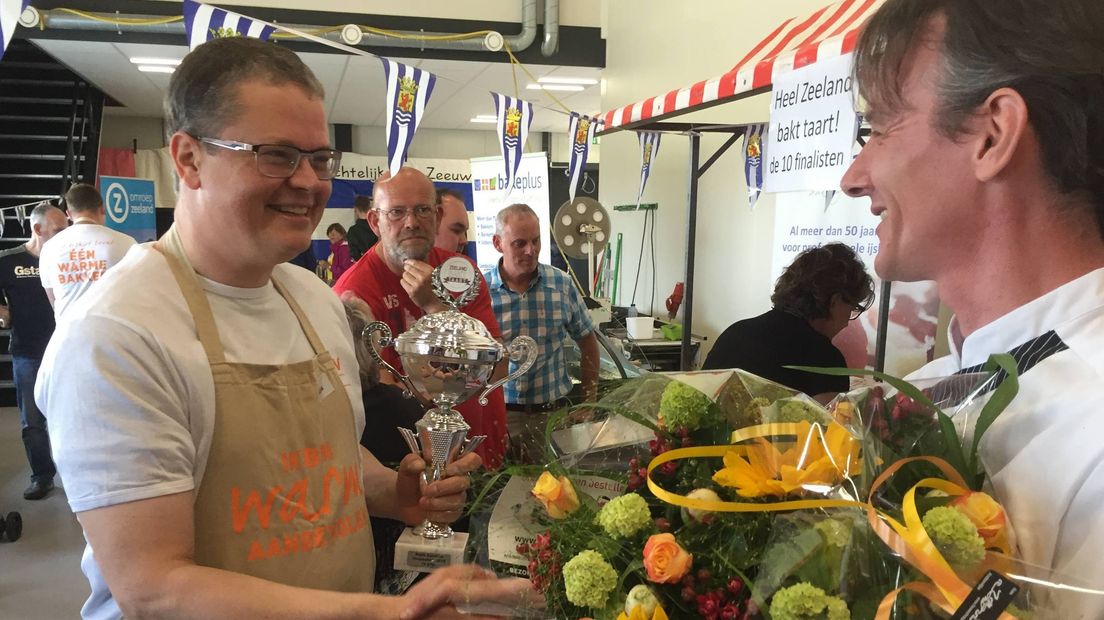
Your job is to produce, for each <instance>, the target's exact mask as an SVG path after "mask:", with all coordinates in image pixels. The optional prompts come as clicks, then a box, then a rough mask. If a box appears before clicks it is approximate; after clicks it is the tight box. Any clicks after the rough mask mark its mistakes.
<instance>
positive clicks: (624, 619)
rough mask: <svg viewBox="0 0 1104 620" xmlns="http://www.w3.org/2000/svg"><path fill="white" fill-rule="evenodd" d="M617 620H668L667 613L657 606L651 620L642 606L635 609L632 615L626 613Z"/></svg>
mask: <svg viewBox="0 0 1104 620" xmlns="http://www.w3.org/2000/svg"><path fill="white" fill-rule="evenodd" d="M617 620H667V613H666V612H665V611H663V608H662V607H659V606H657V607H656V608H655V611H654V612H652V617H650V618H649V617H648V616H647V614H645V613H644V607H643V606H642V605H637V606H636V607H633V610H632V613H631V614H626V613H625V612H621V613H619V614H617Z"/></svg>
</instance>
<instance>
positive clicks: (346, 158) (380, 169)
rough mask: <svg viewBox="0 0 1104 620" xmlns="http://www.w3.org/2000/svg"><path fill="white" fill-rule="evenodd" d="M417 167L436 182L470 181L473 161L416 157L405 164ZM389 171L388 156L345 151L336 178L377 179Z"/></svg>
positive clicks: (349, 179)
mask: <svg viewBox="0 0 1104 620" xmlns="http://www.w3.org/2000/svg"><path fill="white" fill-rule="evenodd" d="M404 165H405V166H407V167H410V168H417V169H418V170H421V171H422V172H424V173H425V175H426V176H427V177H429V180H430V181H433V182H434V183H439V182H443V183H470V182H471V162H469V161H468V160H466V159H415V158H411V159H408V160H406V163H405V164H404ZM386 171H387V158H386V157H383V156H379V155H360V154H359V153H345V154H344V155H342V156H341V170H339V171H338V173H337V176H336V177H334V178H337V179H344V180H347V181H375V180H376V179H377V178H378V177H379V175H381V174H383V173H384V172H386Z"/></svg>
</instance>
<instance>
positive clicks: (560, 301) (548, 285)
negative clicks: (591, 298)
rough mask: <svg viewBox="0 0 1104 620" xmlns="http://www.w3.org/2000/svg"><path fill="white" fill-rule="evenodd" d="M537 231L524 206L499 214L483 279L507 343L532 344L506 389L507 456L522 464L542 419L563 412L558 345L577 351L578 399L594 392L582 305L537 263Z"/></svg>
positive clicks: (594, 362)
mask: <svg viewBox="0 0 1104 620" xmlns="http://www.w3.org/2000/svg"><path fill="white" fill-rule="evenodd" d="M540 230H541V224H540V219H539V218H538V217H537V214H536V213H534V212H533V210H532V209H531V208H529V206H528V205H524V204H515V205H510V206H509V207H506V208H505V209H503V210H502V211H500V212H499V213H498V217H497V218H496V220H495V236H494V246H495V249H496V250H498V251H499V252H501V253H502V259H501V260H499V262H498V266H497V267H496V268H494V269H491V270H489V271H487V273H485V274H483V275H484V277H485V278H486V280H487V286H488V287H490V290H491V304H492V305H493V307H494V313H495V317H496V318H498V323H499V325H500V326H501V328H502V338H503V341H504V342H507V343H509V342H510V341H511V340H513V339H514V338H515V337H517V336H521V335H526V336H530V337H531V338H533V339H534V340H536V341H537V347H538V355H537V361H536V363H534V364H533V368H532V369H530V370H529V372H527V373H525V374H524V375H522V376H521V377H519V378H518V379H516V380H514V381H511V382H510V383H507V384H506V386H505V395H506V425H507V428H508V430H509V433H510V453H511V454H512V455H513V456H514V458H516V459H518V460H521V461H527V460H530V454H533V457H539V454H540V451H539V450H538V451H537V452H536V453H535V454H534V453H533V452H532V450H533V448H534V447H535V446H539V445H540V442H542V441H543V437H544V427H545V421H546V420H545V417H546V414H547V413H548V412H549V411H552V410H554V409H558V408H560V407H563V406H565V405H567V404H569V402H568V400H567V398H566V397H567V395H568V393H569V392H570V391H571V376H570V375H569V374H568V368H567V354H566V351H565V348H564V343H565V341H566V339H567V337H568V336H570V337H571V338H572V339H574V340H575V342H577V343H578V344H579V350H580V351H582V364H581V365H582V370H581V375H582V377H581V378H582V392H583V398H584V400H588V401H589V400H593V399H594V397H595V395H596V391H597V388H598V339H597V338H596V337H595V336H594V324H593V323H591V321H590V316H588V315H587V309H586V304H584V303H583V298H582V296H581V295H580V294H579V291H578V290H576V288H575V287H574V286H573V285H572V282H571V280H570V279H569V278H568V277H567V275H566V274H565V273H563V272H562V271H560V270H558V269H556V268H554V267H552V266H551V265H542V264H540V263H538V262H537V255H538V254H539V253H540V245H541V241H540Z"/></svg>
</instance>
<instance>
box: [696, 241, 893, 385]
mask: <svg viewBox="0 0 1104 620" xmlns="http://www.w3.org/2000/svg"><path fill="white" fill-rule="evenodd" d="M873 301H874V281H873V279H871V277H870V276H869V275H868V274H867V273H866V268H865V267H864V266H863V263H862V261H861V260H859V257H858V256H857V255H856V254H855V252H854V251H853V250H852V249H851V248H849V247H847V246H846V245H844V244H842V243H829V244H828V245H825V246H821V247H818V248H811V249H809V250H805V251H804V252H802V253H801V254H798V255H797V258H795V259H794V261H793V263H791V264H790V266H789V267H787V268H786V270H785V271H784V272H783V273H782V275H781V276H779V278H778V280H777V281H776V282H775V283H774V294H773V295H771V302H773V303H774V307H773V308H772V309H770V310H769V311H767V312H766V313H765V314H761V315H759V316H757V317H754V318H751V319H745V320H743V321H739V322H737V323H734V324H732V325H731V326H729V328H728V329H726V330H725V331H724V333H722V334H721V336H720V337H719V338H717V343H716V344H715V345H713V349H712V350H710V351H709V355H708V357H706V359H705V364H704V365H703V368H705V369H719V368H741V369H743V370H746V371H748V372H751V373H754V374H756V375H759V376H760V377H763V378H765V379H770V380H771V381H775V382H777V383H781V384H782V385H785V386H787V387H790V388H793V389H795V390H800V391H802V392H804V393H806V394H808V395H810V396H816V395H818V394H824V393H837V392H846V391H847V388H848V379H847V377H830V376H827V375H819V374H815V373H810V372H804V371H800V370H791V369H788V368H785V366H820V367H842V366H846V362H845V361H844V359H843V353H840V351H839V349H837V348H836V347H835V346H833V345H832V338H833V337H835V335H836V334H838V333H839V332H840V331H842V330H843V328H844V327H847V323H848V322H849V321H852V320H854V319H857V318H858V317H859V315H860V314H862V313H863V312H865V311H866V309H867V308H869V307H870V305H871V304H872V303H873Z"/></svg>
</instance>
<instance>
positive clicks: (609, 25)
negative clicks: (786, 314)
mask: <svg viewBox="0 0 1104 620" xmlns="http://www.w3.org/2000/svg"><path fill="white" fill-rule="evenodd" d="M827 2H828V0H774V1H773V2H768V3H759V2H722V1H713V2H705V1H696V2H687V3H674V2H663V1H660V0H640V1H638V2H634V3H632V10H625V9H626V6H625V5H623V4H622V3H620V2H610V1H609V0H606V1H605V2H604V3H603V4H604V7H603V13H604V18H605V27H606V36H607V41H606V69H605V70H604V72H603V76H604V80H603V82H604V88H603V94H602V108H603V109H604V110H609V109H612V108H614V107H617V106H622V105H627V104H631V103H635V102H636V101H639V100H642V99H645V98H647V97H650V96H653V95H658V94H662V93H666V92H667V91H669V90H672V89H675V88H681V87H683V86H687V85H689V84H691V83H693V82H695V81H698V80H703V79H707V78H711V77H715V76H718V75H720V74H722V73H724V72H725V71H728V70H729V69H731V68H732V67H733V66H735V64H736V63H737V62H738V61H739V60H740V58H742V57H743V55H744V54H745V53H747V51H748V50H750V49H751V48H752V47H753V46H754V45H755V43H757V42H758V41H759V40H761V39H762V38H763V37H765V36H766V35H767V34H768V33H769V32H770V31H771V30H773V29H774V28H775V27H777V26H778V24H780V23H781V22H782V21H783V20H785V19H788V18H791V17H795V16H799V15H807V14H809V13H811V12H812V11H815V10H816V9H819V8H820V7H822V6H824V5H825V4H827ZM768 106H769V99H768V97H767V96H764V95H760V96H758V97H755V98H753V99H749V100H744V101H741V102H737V103H732V104H727V105H722V106H717V107H714V108H711V109H710V110H707V111H705V112H702V113H699V114H697V115H694V116H691V117H684V118H679V119H677V120H679V121H686V120H693V121H708V122H733V123H746V122H763V121H766V120H767V119H768V115H769V112H768V110H769V108H768ZM724 139H725V136H722V135H706V136H704V137H703V139H702V141H701V144H702V147H701V161H702V162H704V161H705V160H706V159H708V158H709V156H710V155H711V154H712V153H713V152H714V151H715V150H716V148H717V147H718V146H719V145H720V144H721V143H722V142H723V141H724ZM688 145H689V140H688V138H686V137H683V136H678V135H666V136H664V137H663V139H662V143H661V146H660V152H659V155H658V157H657V158H656V159H655V160H654V163H653V169H652V173H651V178H650V180H649V181H648V187H647V190H646V191H645V195H644V202H657V203H659V210H658V212H657V220H656V240H655V253H656V256H655V260H656V282H655V284H654V286H655V295H654V298H655V308H654V310H655V313H656V314H661V315H666V309H665V308H664V305H663V300H665V299H666V298H667V296H668V295H670V293H671V290H672V289H673V287H674V284H675V282H678V281H682V280H683V279H684V270H683V265H684V261H685V257H686V205H687V187H688V180H689V148H688ZM741 145H742V141H741V142H739V143H737V145H736V146H734V147H733V148H731V149H730V150H729V151H728V153H726V154H725V155H724V156H723V157H721V158H720V159H719V160H718V161H717V162H716V163H715V164H714V165H713V167H712V168H711V169H710V170H709V171H708V172H707V173H706V174H705V175H704V176H703V177H702V181H701V183H700V185H699V188H698V191H699V194H698V222H697V228H696V230H697V243H696V245H695V247H696V269H695V272H694V287H695V295H694V317H693V332H694V333H695V334H701V335H704V336H707V337H708V338H709V341H707V342H706V343H705V344H704V345H703V350H702V357H701V358H700V359H704V354H705V353H706V352H707V351H708V348H709V347H710V346H711V345H712V342H713V340H714V339H715V338H716V337H717V335H719V334H720V332H721V331H723V330H724V329H725V327H727V326H728V325H729V324H731V323H732V322H734V321H736V320H739V319H742V318H747V317H750V316H753V315H756V314H759V313H761V312H763V311H765V310H766V309H768V308H769V307H770V299H769V297H770V292H771V289H772V288H773V282H771V281H770V268H771V255H770V242H771V238H772V235H773V225H774V199H773V197H771V196H769V195H764V196H763V197H761V198H760V200H759V203H758V205H757V206H756V208H755V211H754V212H750V211H749V210H748V207H747V198H746V196H747V188H746V185H745V183H744V179H743V164H742V159H741V157H740V148H739V147H740V146H741ZM602 147H603V148H602V150H603V151H604V153H603V155H604V157H603V165H602V184H601V189H600V199H601V200H602V202H603V203H604V204H606V205H615V204H624V203H630V202H635V200H636V192H637V188H638V186H639V175H640V147H639V143H638V141H637V138H636V134H634V133H632V132H618V133H615V134H611V135H609V136H605V137H603V138H602ZM643 218H644V215H643V213H639V212H630V213H614V215H613V229H614V230H613V232H614V235H615V236H616V234H617V233H623V235H624V239H623V245H622V257H621V265H622V271H621V273H622V285H621V290H622V291H624V294H623V295H621V301H622V303H625V304H627V303H628V302H629V295H631V293H632V284H633V279H634V278H635V277H636V264H637V256H638V252H639V251H640V235H641V226H642V224H643ZM646 245H647V244H646ZM651 279H652V278H651V267H650V263H649V252H648V251H647V250H646V251H645V254H644V263H643V266H642V268H641V275H640V283H639V287H638V289H639V290H638V291H637V300H636V305H637V307H638V308H640V309H641V310H642V311H647V310H649V309H650V305H651V302H650V300H649V298H650V297H651V291H652V287H653V283H652V282H651Z"/></svg>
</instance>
